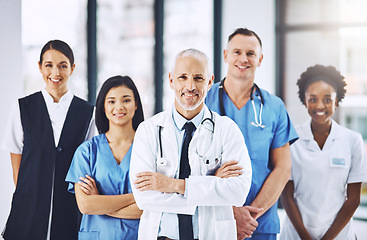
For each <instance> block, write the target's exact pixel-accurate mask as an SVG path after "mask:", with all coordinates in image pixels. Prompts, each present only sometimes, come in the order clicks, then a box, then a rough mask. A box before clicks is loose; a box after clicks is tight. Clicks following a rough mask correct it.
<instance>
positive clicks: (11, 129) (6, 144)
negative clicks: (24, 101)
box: [1, 101, 24, 154]
mask: <svg viewBox="0 0 367 240" xmlns="http://www.w3.org/2000/svg"><path fill="white" fill-rule="evenodd" d="M23 145H24V133H23V126H22V122H21V120H20V110H19V103H18V101H16V102H14V103H13V104H12V106H11V108H10V112H9V118H8V122H7V124H6V128H5V131H4V135H3V140H2V144H1V148H2V149H3V150H5V151H8V152H10V153H15V154H22V152H23Z"/></svg>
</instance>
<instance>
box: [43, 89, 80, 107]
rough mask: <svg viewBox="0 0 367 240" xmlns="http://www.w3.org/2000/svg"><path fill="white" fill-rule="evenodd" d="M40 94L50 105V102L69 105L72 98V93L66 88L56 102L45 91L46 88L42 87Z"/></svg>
mask: <svg viewBox="0 0 367 240" xmlns="http://www.w3.org/2000/svg"><path fill="white" fill-rule="evenodd" d="M41 92H42V95H43V98H44V99H45V102H46V105H47V106H50V105H52V104H57V105H59V106H65V107H69V105H70V103H71V101H72V100H73V97H74V94H73V93H72V92H71V91H70V90H68V91H67V92H66V93H65V94H64V95H63V96H62V97H61V98H60V100H59V102H58V103H55V102H54V99H53V98H52V96H51V95H50V94H49V93H48V92H47V91H46V89H42V91H41Z"/></svg>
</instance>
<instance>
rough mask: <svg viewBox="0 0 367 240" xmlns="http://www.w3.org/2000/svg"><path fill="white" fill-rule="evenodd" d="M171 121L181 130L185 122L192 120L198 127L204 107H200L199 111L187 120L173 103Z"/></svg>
mask: <svg viewBox="0 0 367 240" xmlns="http://www.w3.org/2000/svg"><path fill="white" fill-rule="evenodd" d="M172 112H173V121H174V123H175V125H176V127H177V128H178V129H179V130H180V131H182V130H184V129H183V127H184V125H185V123H186V122H192V123H193V124H194V125H195V127H196V129H197V128H198V127H199V125H200V123H201V121H202V120H203V117H204V107H203V109H201V111H200V112H199V113H198V114H197V115H196V116H195V117H194V118H193V119H191V120H187V119H186V118H184V117H183V116H182V115H181V114H179V113H178V112H177V110H176V108H175V106H174V105H173V110H172Z"/></svg>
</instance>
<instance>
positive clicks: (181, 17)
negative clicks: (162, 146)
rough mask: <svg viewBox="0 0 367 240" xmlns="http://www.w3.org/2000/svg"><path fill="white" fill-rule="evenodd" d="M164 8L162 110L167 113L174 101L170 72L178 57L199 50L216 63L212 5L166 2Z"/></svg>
mask: <svg viewBox="0 0 367 240" xmlns="http://www.w3.org/2000/svg"><path fill="white" fill-rule="evenodd" d="M164 4H165V6H164V49H163V51H164V59H165V62H164V73H165V74H164V79H163V89H164V101H163V108H164V109H166V108H167V107H168V106H170V105H172V103H173V99H174V98H173V91H172V90H171V88H170V87H169V84H168V72H169V71H170V68H171V67H172V66H171V65H172V62H173V60H174V57H175V56H176V54H177V53H178V52H180V51H181V50H184V49H187V48H197V49H199V50H201V51H203V52H205V53H206V54H207V55H208V57H209V58H210V59H213V1H212V0H186V1H181V0H166V1H164ZM178 26H179V27H178ZM211 65H212V64H210V67H211Z"/></svg>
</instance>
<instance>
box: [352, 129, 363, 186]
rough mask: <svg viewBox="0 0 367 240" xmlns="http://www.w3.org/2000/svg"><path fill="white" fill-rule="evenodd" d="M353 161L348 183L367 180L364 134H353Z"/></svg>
mask: <svg viewBox="0 0 367 240" xmlns="http://www.w3.org/2000/svg"><path fill="white" fill-rule="evenodd" d="M349 142H350V143H351V148H352V150H351V153H352V156H351V158H352V162H351V168H350V170H349V175H348V180H347V183H356V182H367V158H366V153H365V149H364V143H363V139H362V135H361V134H359V133H354V134H351V138H350V139H349Z"/></svg>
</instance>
